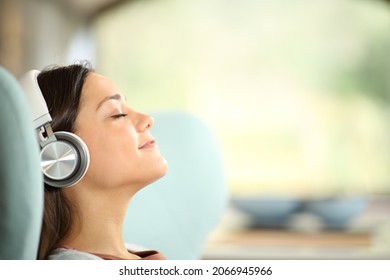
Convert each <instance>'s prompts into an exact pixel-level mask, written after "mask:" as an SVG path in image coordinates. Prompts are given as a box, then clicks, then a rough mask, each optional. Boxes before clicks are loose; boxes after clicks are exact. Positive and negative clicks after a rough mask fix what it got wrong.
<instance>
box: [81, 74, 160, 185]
mask: <svg viewBox="0 0 390 280" xmlns="http://www.w3.org/2000/svg"><path fill="white" fill-rule="evenodd" d="M152 126H153V119H152V118H151V117H150V116H148V115H144V114H141V113H138V112H136V111H134V110H133V109H131V108H129V107H128V106H127V104H126V102H125V99H124V96H123V94H122V93H121V92H120V91H119V90H118V89H117V88H116V87H115V86H114V84H113V83H112V82H111V81H110V80H108V79H107V78H105V77H104V76H101V75H99V74H96V73H90V74H89V75H88V76H87V79H86V80H85V83H84V86H83V90H82V95H81V99H80V107H79V113H78V115H77V118H76V125H75V127H76V131H75V133H76V134H77V135H79V136H80V137H81V138H82V139H83V140H84V142H85V143H86V144H87V146H88V149H89V153H90V159H91V161H90V165H89V169H88V171H87V173H86V175H85V177H84V178H83V180H82V181H81V182H84V183H91V184H92V185H93V186H101V187H104V188H106V187H115V186H124V187H128V186H134V187H143V186H145V185H147V184H150V183H152V182H153V181H155V180H157V179H158V178H160V177H162V176H163V175H165V173H166V172H167V163H166V161H165V159H164V158H163V157H162V156H161V154H160V151H159V149H158V146H157V145H156V143H155V140H154V138H153V136H152V135H151V134H150V129H151V127H152Z"/></svg>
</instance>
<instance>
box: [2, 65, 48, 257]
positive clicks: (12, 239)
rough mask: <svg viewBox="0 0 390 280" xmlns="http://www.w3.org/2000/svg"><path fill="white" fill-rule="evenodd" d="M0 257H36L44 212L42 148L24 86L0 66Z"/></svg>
mask: <svg viewBox="0 0 390 280" xmlns="http://www.w3.org/2000/svg"><path fill="white" fill-rule="evenodd" d="M0 99H1V101H0V259H6V260H12V259H27V260H31V259H35V258H36V256H37V250H38V243H39V235H40V230H41V223H42V215H43V178H42V176H41V170H40V162H39V147H38V144H37V141H36V138H35V136H34V128H33V127H32V122H31V117H30V113H29V111H28V110H29V109H28V107H27V103H26V101H25V99H24V95H23V93H22V89H21V88H20V87H19V84H18V82H17V81H16V79H15V78H14V77H13V76H12V75H11V74H10V73H9V72H8V71H7V70H6V69H4V68H3V67H1V66H0Z"/></svg>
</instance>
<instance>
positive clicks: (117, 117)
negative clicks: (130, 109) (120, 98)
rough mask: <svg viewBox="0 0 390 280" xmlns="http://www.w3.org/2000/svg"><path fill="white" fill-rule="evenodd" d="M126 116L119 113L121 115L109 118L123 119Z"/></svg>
mask: <svg viewBox="0 0 390 280" xmlns="http://www.w3.org/2000/svg"><path fill="white" fill-rule="evenodd" d="M126 116H127V114H123V113H121V114H116V115H113V116H111V118H113V119H120V118H124V117H126Z"/></svg>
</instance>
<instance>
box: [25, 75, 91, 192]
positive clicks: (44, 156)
mask: <svg viewBox="0 0 390 280" xmlns="http://www.w3.org/2000/svg"><path fill="white" fill-rule="evenodd" d="M39 73H40V71H38V70H30V71H28V72H27V73H25V74H24V75H23V76H22V77H21V78H20V80H19V82H20V84H21V86H22V88H23V90H24V93H25V95H26V97H27V103H28V104H29V107H30V112H31V114H32V119H33V125H34V128H35V130H36V135H37V140H38V143H39V145H40V147H41V170H42V173H43V175H44V181H45V183H46V184H48V185H50V186H52V187H59V188H62V187H70V186H73V185H75V184H76V183H78V182H79V181H80V180H81V179H82V178H83V177H84V175H85V173H86V172H87V170H88V166H89V161H90V159H89V152H88V147H87V145H86V144H85V143H84V141H83V140H81V138H80V137H78V136H77V135H75V134H73V133H70V132H67V131H58V132H54V133H53V130H52V128H51V121H52V118H51V116H50V114H49V110H48V108H47V105H46V101H45V99H44V98H43V95H42V92H41V89H40V87H39V84H38V80H37V77H38V75H39Z"/></svg>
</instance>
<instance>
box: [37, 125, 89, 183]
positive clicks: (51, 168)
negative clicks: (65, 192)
mask: <svg viewBox="0 0 390 280" xmlns="http://www.w3.org/2000/svg"><path fill="white" fill-rule="evenodd" d="M54 135H55V137H56V138H57V141H53V142H50V143H48V144H47V145H45V146H44V147H43V148H42V149H41V169H42V172H43V175H44V181H45V183H46V184H48V185H50V186H52V187H58V188H62V187H70V186H73V185H74V184H76V183H78V182H79V181H80V180H81V179H82V178H83V177H84V175H85V173H86V172H87V170H88V166H89V151H88V147H87V145H86V144H85V143H84V142H83V140H81V138H80V137H78V136H77V135H75V134H73V133H70V132H65V131H59V132H54Z"/></svg>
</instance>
